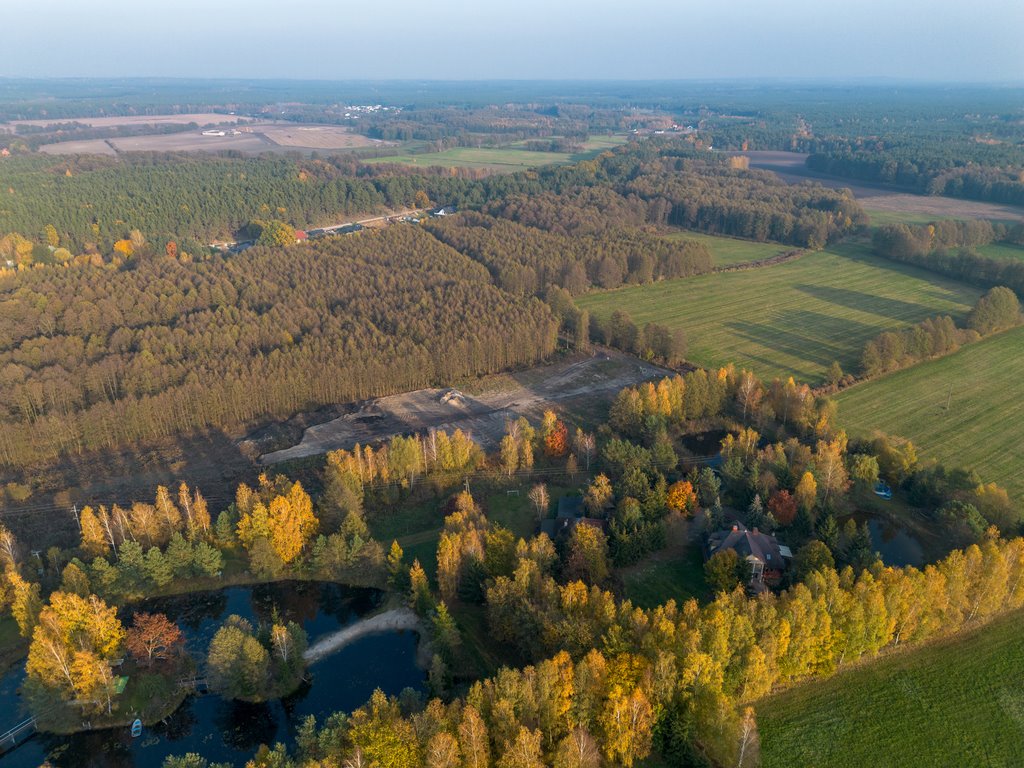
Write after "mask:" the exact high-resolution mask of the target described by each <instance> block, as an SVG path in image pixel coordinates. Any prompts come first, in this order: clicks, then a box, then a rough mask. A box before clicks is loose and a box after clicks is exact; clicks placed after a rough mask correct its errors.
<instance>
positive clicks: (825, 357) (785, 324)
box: [578, 244, 980, 384]
mask: <svg viewBox="0 0 1024 768" xmlns="http://www.w3.org/2000/svg"><path fill="white" fill-rule="evenodd" d="M979 293H980V291H979V290H978V289H976V288H972V287H970V286H966V285H963V284H961V283H958V282H956V281H953V280H949V279H945V278H941V277H938V276H937V275H935V274H933V273H931V272H926V271H923V270H919V269H916V268H914V267H910V266H907V265H902V264H897V263H895V262H891V261H888V260H885V259H881V258H878V257H875V256H872V255H871V254H870V252H869V246H867V245H866V244H844V245H842V246H837V247H835V248H833V249H831V250H829V251H824V252H817V253H809V254H807V255H805V256H803V257H802V258H800V259H797V260H796V261H791V262H787V263H785V264H779V265H775V266H770V267H763V268H760V269H752V270H746V271H743V272H729V273H722V274H714V275H701V276H698V277H692V278H685V279H680V280H670V281H663V282H659V283H654V284H652V285H644V286H637V287H631V288H621V289H617V290H614V291H605V292H599V293H592V294H588V295H586V296H582V297H580V298H579V299H578V304H579V305H580V306H581V307H583V308H586V309H588V310H590V312H591V314H592V315H593V316H595V317H599V318H607V317H609V316H610V315H611V313H612V312H613V311H615V310H616V309H623V310H626V311H628V312H629V314H630V315H631V316H632V318H633V320H634V322H636V323H637V325H640V326H643V325H644V324H645V323H648V322H659V323H664V324H665V325H668V326H669V327H671V328H683V329H684V330H685V331H686V333H687V336H688V338H689V352H688V354H687V357H688V358H689V359H690V360H692V361H694V362H696V363H699V364H701V365H707V366H721V365H725V364H727V363H735V364H736V365H737V366H739V367H743V368H749V369H751V370H753V371H755V372H756V373H757V374H758V375H760V376H761V377H763V378H767V379H771V378H773V377H776V376H780V377H788V376H793V377H795V378H796V379H797V380H799V381H805V382H807V383H809V384H817V383H820V382H821V381H822V379H823V377H824V373H825V370H826V369H827V368H828V366H829V364H830V363H831V362H832V361H833V360H838V361H839V363H840V364H841V365H842V366H843V368H844V370H850V371H853V370H856V369H857V367H858V365H859V360H860V356H861V352H862V350H863V348H864V345H865V344H866V343H867V342H868V341H869V340H870V339H872V338H873V337H874V336H876V335H877V334H878V333H880V332H881V331H883V330H886V329H890V328H898V327H905V326H907V325H908V324H912V323H916V322H918V321H920V320H922V319H924V318H925V317H928V316H930V315H935V314H940V313H941V314H951V315H953V316H954V318H956V319H962V318H963V317H964V316H965V315H966V313H967V311H968V310H969V309H970V307H971V305H972V304H973V303H974V302H975V300H976V299H977V297H978V295H979Z"/></svg>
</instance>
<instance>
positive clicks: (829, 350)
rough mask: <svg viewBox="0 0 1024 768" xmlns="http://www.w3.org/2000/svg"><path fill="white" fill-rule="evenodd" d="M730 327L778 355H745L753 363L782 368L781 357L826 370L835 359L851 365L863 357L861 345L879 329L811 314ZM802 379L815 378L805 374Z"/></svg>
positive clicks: (815, 313) (802, 313)
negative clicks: (786, 356)
mask: <svg viewBox="0 0 1024 768" xmlns="http://www.w3.org/2000/svg"><path fill="white" fill-rule="evenodd" d="M726 327H727V328H729V329H730V330H731V331H733V332H734V333H735V334H736V335H737V336H738V337H739V338H741V339H744V340H746V341H750V342H753V343H755V344H757V345H758V346H760V347H764V348H765V349H767V350H770V351H771V352H772V353H774V354H769V355H764V356H759V355H756V354H752V353H749V352H748V353H746V354H745V356H746V357H748V358H750V359H751V360H754V361H757V362H760V363H763V364H764V365H766V366H772V367H773V368H775V367H779V359H778V355H788V356H790V357H791V358H796V359H798V360H801V361H804V362H805V363H806V364H807V366H808V367H811V366H815V367H820V368H825V367H826V366H828V365H829V364H831V363H832V361H833V360H838V361H839V362H840V363H844V364H845V365H846V366H850V365H852V364H853V363H854V362H855V361H856V359H857V358H859V356H860V352H861V346H862V345H863V344H864V343H866V341H867V340H868V339H871V338H872V337H874V335H875V334H876V333H877V330H878V329H877V328H875V327H874V326H871V325H868V324H866V323H861V322H858V321H856V320H850V319H844V318H837V317H831V316H829V315H824V314H821V313H819V312H808V311H797V312H787V313H786V314H785V315H783V316H781V317H780V318H778V319H777V320H774V321H772V322H769V323H751V322H743V321H733V322H730V323H726ZM798 377H800V376H798ZM802 378H805V379H807V378H812V377H809V376H808V375H806V374H803V375H802ZM807 383H815V382H814V381H808V382H807Z"/></svg>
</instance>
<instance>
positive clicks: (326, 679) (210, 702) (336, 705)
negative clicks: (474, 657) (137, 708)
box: [0, 582, 424, 768]
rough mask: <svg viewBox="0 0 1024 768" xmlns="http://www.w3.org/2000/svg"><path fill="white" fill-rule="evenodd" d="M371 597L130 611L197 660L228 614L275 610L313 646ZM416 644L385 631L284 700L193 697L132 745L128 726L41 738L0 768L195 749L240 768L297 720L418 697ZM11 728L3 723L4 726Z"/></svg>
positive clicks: (150, 760)
mask: <svg viewBox="0 0 1024 768" xmlns="http://www.w3.org/2000/svg"><path fill="white" fill-rule="evenodd" d="M379 599H380V595H379V593H377V592H375V591H373V590H355V589H348V588H345V587H341V586H339V585H336V584H312V583H303V582H283V583H279V584H270V585H261V586H256V587H231V588H228V589H224V590H220V591H217V592H203V593H196V594H192V595H183V596H178V597H173V598H156V599H153V600H147V601H144V602H143V603H141V604H139V605H138V606H137V607H136V609H137V610H145V611H150V612H154V611H158V612H162V613H166V614H167V615H168V616H169V617H170V618H171V619H172V620H174V621H176V622H178V623H179V624H180V625H181V627H182V631H183V632H184V633H185V639H186V645H187V646H188V648H189V651H190V652H192V653H193V654H194V655H196V656H197V657H199V656H202V655H203V653H205V649H206V647H207V645H208V644H209V642H210V639H211V638H212V637H213V634H214V633H215V632H216V631H217V628H218V627H219V626H220V624H221V623H222V622H223V620H224V619H225V618H227V617H228V616H229V615H231V614H233V613H234V614H238V615H240V616H244V617H246V618H248V619H250V620H251V621H253V622H258V621H269V620H270V619H271V617H272V615H273V613H274V611H275V610H276V611H277V613H278V615H279V616H280V617H282V618H283V619H285V620H286V621H296V622H298V623H300V624H302V626H303V628H304V629H305V630H306V632H307V633H308V634H309V639H310V643H311V644H312V643H313V642H315V640H316V639H317V638H318V637H320V636H322V635H324V634H327V633H329V632H333V631H335V630H336V629H338V628H340V627H343V626H345V625H347V624H351V623H353V622H355V621H356V620H358V619H359V617H360V616H362V615H364V614H365V613H366V612H367V611H369V610H371V609H372V608H373V607H375V606H376V605H377V604H378V602H379ZM416 642H417V638H416V635H415V634H414V633H411V632H390V633H385V634H380V635H372V636H368V637H364V638H361V639H360V640H357V641H356V642H354V643H352V644H351V645H349V646H347V647H346V648H343V649H342V650H340V651H338V652H337V653H335V654H332V655H330V656H327V657H325V658H324V659H322V660H320V661H318V662H317V663H316V664H315V665H313V666H312V667H310V668H309V670H308V677H309V682H308V683H305V684H303V685H302V687H301V688H300V689H299V690H297V691H296V692H295V693H293V694H291V695H290V696H288V697H286V698H284V699H279V700H275V701H269V702H265V703H261V704H249V703H245V702H239V701H230V700H225V699H222V698H221V697H220V696H217V695H213V694H210V695H205V696H192V697H189V698H188V699H186V701H185V703H184V704H182V706H181V707H179V708H178V710H177V711H176V712H175V713H174V714H173V715H171V716H170V717H168V718H167V719H166V720H165V721H163V722H161V723H157V724H156V725H154V726H152V727H147V728H145V729H144V730H143V734H142V736H141V737H139V738H137V739H133V738H132V737H131V735H130V734H129V732H128V728H127V727H123V728H116V729H112V730H109V731H99V732H91V733H83V734H76V735H74V736H69V737H64V736H51V735H46V734H39V735H37V736H36V737H35V738H33V739H32V740H30V741H28V742H26V743H25V744H23V745H22V746H20V747H18V748H17V749H15V750H14V751H12V752H10V753H8V754H7V755H4V756H3V757H0V768H36V766H38V765H40V763H42V762H43V761H45V760H49V761H50V763H51V764H52V765H54V766H68V767H69V768H70V767H71V766H96V768H122V766H123V767H124V768H141V767H142V766H147V767H148V766H159V765H160V764H161V763H162V762H163V760H164V758H165V757H166V756H168V755H180V754H184V753H186V752H198V753H200V754H202V755H203V756H204V757H206V758H208V759H209V760H210V761H211V762H213V761H224V762H230V763H232V764H236V765H243V764H244V763H245V761H246V760H247V759H249V758H250V757H252V754H253V752H255V750H256V749H257V748H258V747H259V745H260V744H273V743H275V742H278V741H281V742H284V743H286V744H292V743H294V741H295V733H296V731H297V730H298V728H299V727H300V726H301V725H302V722H303V721H304V720H305V719H306V718H307V717H308V716H309V715H314V716H316V718H317V721H318V722H321V723H322V722H323V721H324V720H325V719H326V717H327V716H328V715H329V714H331V713H332V712H336V711H350V710H352V709H355V708H356V707H358V706H360V705H361V704H363V703H365V702H366V700H367V699H369V698H370V695H371V694H372V693H373V691H374V689H375V688H380V689H381V690H383V691H384V692H385V693H388V694H398V693H399V692H401V690H402V689H403V688H407V687H408V688H415V689H417V690H422V688H423V683H424V675H423V672H422V671H421V670H420V669H418V668H417V667H416ZM23 677H24V672H23V670H22V669H20V668H18V669H15V670H12V671H11V672H9V673H8V674H7V675H5V676H4V677H3V678H0V712H2V713H4V714H3V715H0V718H3V719H2V720H0V726H4V725H5V724H6V721H7V720H10V724H9V725H13V724H14V723H15V722H16V721H17V720H18V719H19V718H18V712H19V707H18V696H17V693H16V690H17V687H18V686H19V685H20V683H21V680H22V679H23ZM8 727H9V726H8Z"/></svg>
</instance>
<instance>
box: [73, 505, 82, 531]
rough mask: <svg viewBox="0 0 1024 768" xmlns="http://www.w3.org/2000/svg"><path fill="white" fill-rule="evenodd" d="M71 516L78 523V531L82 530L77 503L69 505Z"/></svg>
mask: <svg viewBox="0 0 1024 768" xmlns="http://www.w3.org/2000/svg"><path fill="white" fill-rule="evenodd" d="M71 516H72V517H74V518H75V522H76V523H78V532H79V533H81V532H82V521H81V520H80V519H79V517H78V505H77V504H73V505H72V506H71Z"/></svg>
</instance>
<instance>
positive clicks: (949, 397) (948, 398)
mask: <svg viewBox="0 0 1024 768" xmlns="http://www.w3.org/2000/svg"><path fill="white" fill-rule="evenodd" d="M952 404H953V382H949V393H948V394H947V395H946V411H947V412H948V411H949V406H951V405H952Z"/></svg>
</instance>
